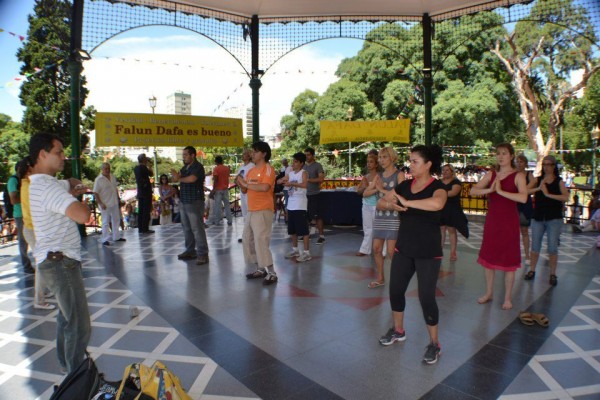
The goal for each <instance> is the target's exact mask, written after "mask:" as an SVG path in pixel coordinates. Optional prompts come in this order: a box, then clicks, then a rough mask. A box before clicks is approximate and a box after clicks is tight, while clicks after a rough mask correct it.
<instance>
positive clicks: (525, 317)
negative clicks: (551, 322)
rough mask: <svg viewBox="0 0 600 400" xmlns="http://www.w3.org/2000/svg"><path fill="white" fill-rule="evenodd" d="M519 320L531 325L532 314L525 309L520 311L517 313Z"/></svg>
mask: <svg viewBox="0 0 600 400" xmlns="http://www.w3.org/2000/svg"><path fill="white" fill-rule="evenodd" d="M519 321H521V323H522V324H523V325H527V326H531V325H533V314H532V313H530V312H527V311H521V312H520V313H519Z"/></svg>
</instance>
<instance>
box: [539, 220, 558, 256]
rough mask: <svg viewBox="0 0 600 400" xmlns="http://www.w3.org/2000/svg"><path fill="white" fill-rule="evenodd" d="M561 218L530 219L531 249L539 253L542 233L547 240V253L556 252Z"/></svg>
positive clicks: (552, 253) (553, 253)
mask: <svg viewBox="0 0 600 400" xmlns="http://www.w3.org/2000/svg"><path fill="white" fill-rule="evenodd" d="M562 226H563V220H562V218H560V219H550V220H547V221H536V220H532V221H531V251H534V252H536V253H539V252H540V250H541V249H542V239H543V238H544V233H545V234H546V240H547V241H548V254H550V255H555V254H558V240H559V239H560V232H561V230H562Z"/></svg>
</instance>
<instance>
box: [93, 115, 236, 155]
mask: <svg viewBox="0 0 600 400" xmlns="http://www.w3.org/2000/svg"><path fill="white" fill-rule="evenodd" d="M243 145H244V133H243V130H242V120H241V119H239V118H220V117H197V116H192V115H173V114H125V113H104V112H99V113H97V114H96V146H98V147H103V146H135V147H146V146H160V147H185V146H195V147H196V146H204V147H207V146H210V147H242V146H243Z"/></svg>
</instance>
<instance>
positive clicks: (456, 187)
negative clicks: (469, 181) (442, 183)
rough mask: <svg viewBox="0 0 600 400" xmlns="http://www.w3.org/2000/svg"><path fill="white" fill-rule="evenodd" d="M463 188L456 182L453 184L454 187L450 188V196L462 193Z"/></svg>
mask: <svg viewBox="0 0 600 400" xmlns="http://www.w3.org/2000/svg"><path fill="white" fill-rule="evenodd" d="M461 189H462V186H461V185H459V184H458V183H455V184H454V185H452V189H450V190H449V191H448V197H456V196H458V195H459V194H460V191H461Z"/></svg>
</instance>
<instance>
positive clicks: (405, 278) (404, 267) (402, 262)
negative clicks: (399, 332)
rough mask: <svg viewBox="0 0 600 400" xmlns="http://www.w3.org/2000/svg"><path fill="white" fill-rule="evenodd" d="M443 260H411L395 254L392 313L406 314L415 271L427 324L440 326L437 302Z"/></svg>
mask: <svg viewBox="0 0 600 400" xmlns="http://www.w3.org/2000/svg"><path fill="white" fill-rule="evenodd" d="M441 266H442V260H441V258H411V257H407V256H404V255H402V254H401V253H399V252H398V251H395V252H394V257H393V258H392V266H391V270H390V304H391V306H392V311H396V312H404V308H405V307H406V298H405V296H404V295H405V294H406V288H408V284H409V283H410V280H411V279H412V277H413V275H414V273H415V271H416V272H417V281H418V284H419V301H420V302H421V308H422V310H423V317H424V318H425V323H426V324H427V325H430V326H435V325H437V324H438V318H439V311H438V306H437V302H436V301H435V287H436V284H437V279H438V275H439V273H440V267H441Z"/></svg>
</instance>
